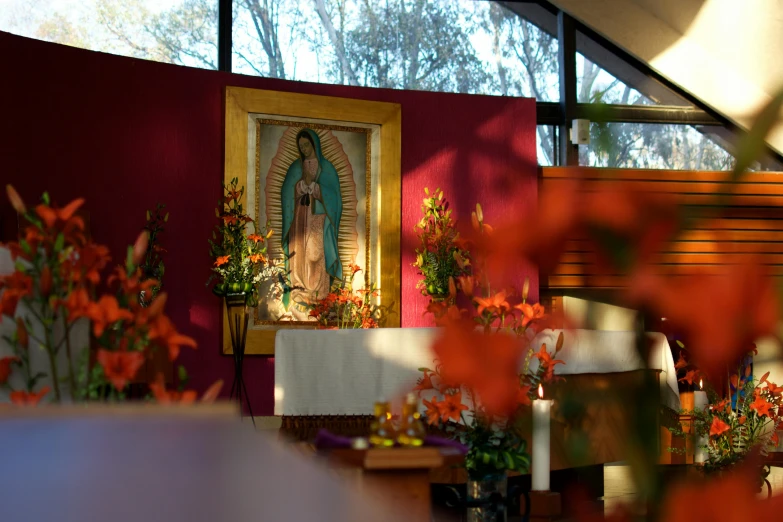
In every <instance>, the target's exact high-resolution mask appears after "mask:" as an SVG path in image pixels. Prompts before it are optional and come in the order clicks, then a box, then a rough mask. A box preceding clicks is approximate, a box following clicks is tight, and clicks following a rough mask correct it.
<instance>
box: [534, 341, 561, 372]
mask: <svg viewBox="0 0 783 522" xmlns="http://www.w3.org/2000/svg"><path fill="white" fill-rule="evenodd" d="M533 357H535V358H537V359H538V360H539V361H540V364H541V367H542V368H544V380H546V381H548V380H551V379H552V377H553V376H554V375H555V365H558V364H565V361H561V360H560V359H552V356H551V355H549V352H548V351H546V343H544V344H542V345H541V349H540V350H539V351H538V353H534V354H533Z"/></svg>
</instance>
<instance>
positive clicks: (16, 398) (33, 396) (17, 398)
mask: <svg viewBox="0 0 783 522" xmlns="http://www.w3.org/2000/svg"><path fill="white" fill-rule="evenodd" d="M49 389H50V388H49V387H48V386H44V387H43V388H41V390H40V391H39V392H37V393H30V392H26V391H24V390H20V391H12V392H11V395H10V397H11V402H12V403H13V404H16V405H17V406H38V403H39V402H41V399H43V397H44V395H46V394H47V393H49Z"/></svg>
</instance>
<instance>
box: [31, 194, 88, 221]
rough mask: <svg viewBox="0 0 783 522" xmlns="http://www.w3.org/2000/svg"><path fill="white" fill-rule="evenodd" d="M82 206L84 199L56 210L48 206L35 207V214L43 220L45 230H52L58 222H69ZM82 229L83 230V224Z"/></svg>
mask: <svg viewBox="0 0 783 522" xmlns="http://www.w3.org/2000/svg"><path fill="white" fill-rule="evenodd" d="M83 204H84V199H81V198H79V199H75V200H73V201H71V202H70V203H68V204H67V205H66V206H65V207H63V208H61V209H56V208H52V207H50V206H48V205H44V204H40V205H38V206H37V207H35V212H36V214H38V216H39V217H40V218H41V219H42V220H43V222H44V223H45V224H46V227H47V228H52V227H53V226H54V225H55V224H56V223H57V222H58V221H65V222H67V221H68V220H70V219H71V218H72V217H73V215H74V214H75V213H76V211H77V210H79V207H81V206H82V205H83ZM82 228H84V225H83V224H82Z"/></svg>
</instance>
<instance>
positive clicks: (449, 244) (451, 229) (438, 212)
mask: <svg viewBox="0 0 783 522" xmlns="http://www.w3.org/2000/svg"><path fill="white" fill-rule="evenodd" d="M424 194H425V195H426V196H427V197H426V198H424V203H423V204H422V206H421V210H422V212H423V213H424V216H423V217H422V218H421V221H419V222H418V223H417V224H416V226H415V227H414V229H415V231H416V235H417V236H418V238H419V243H420V245H419V247H418V248H417V249H416V262H415V263H413V266H415V267H416V268H417V269H418V271H419V274H421V276H422V277H423V278H422V279H420V280H419V281H418V282H417V283H416V288H419V289H421V293H422V295H425V296H429V297H431V298H436V299H442V298H445V297H446V296H448V295H449V286H448V285H449V278H451V279H456V278H457V277H460V276H462V275H464V274H466V273H467V267H468V265H469V264H470V253H469V252H468V251H467V249H466V243H465V242H463V241H462V240H461V239H460V237H459V232H457V230H456V228H455V224H454V221H453V219H452V216H451V209H449V203H448V201H446V199H444V197H443V191H442V190H440V189H436V190H435V192H434V194H433V195H430V191H429V189H428V188H426V187H425V189H424Z"/></svg>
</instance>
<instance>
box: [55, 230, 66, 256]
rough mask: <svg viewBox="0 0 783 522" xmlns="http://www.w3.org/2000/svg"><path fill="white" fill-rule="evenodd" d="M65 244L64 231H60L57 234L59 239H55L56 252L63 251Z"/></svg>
mask: <svg viewBox="0 0 783 522" xmlns="http://www.w3.org/2000/svg"><path fill="white" fill-rule="evenodd" d="M64 246H65V235H64V234H63V233H62V232H60V233H59V234H57V239H55V241H54V250H55V252H59V251H61V250H62V249H63V247H64Z"/></svg>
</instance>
